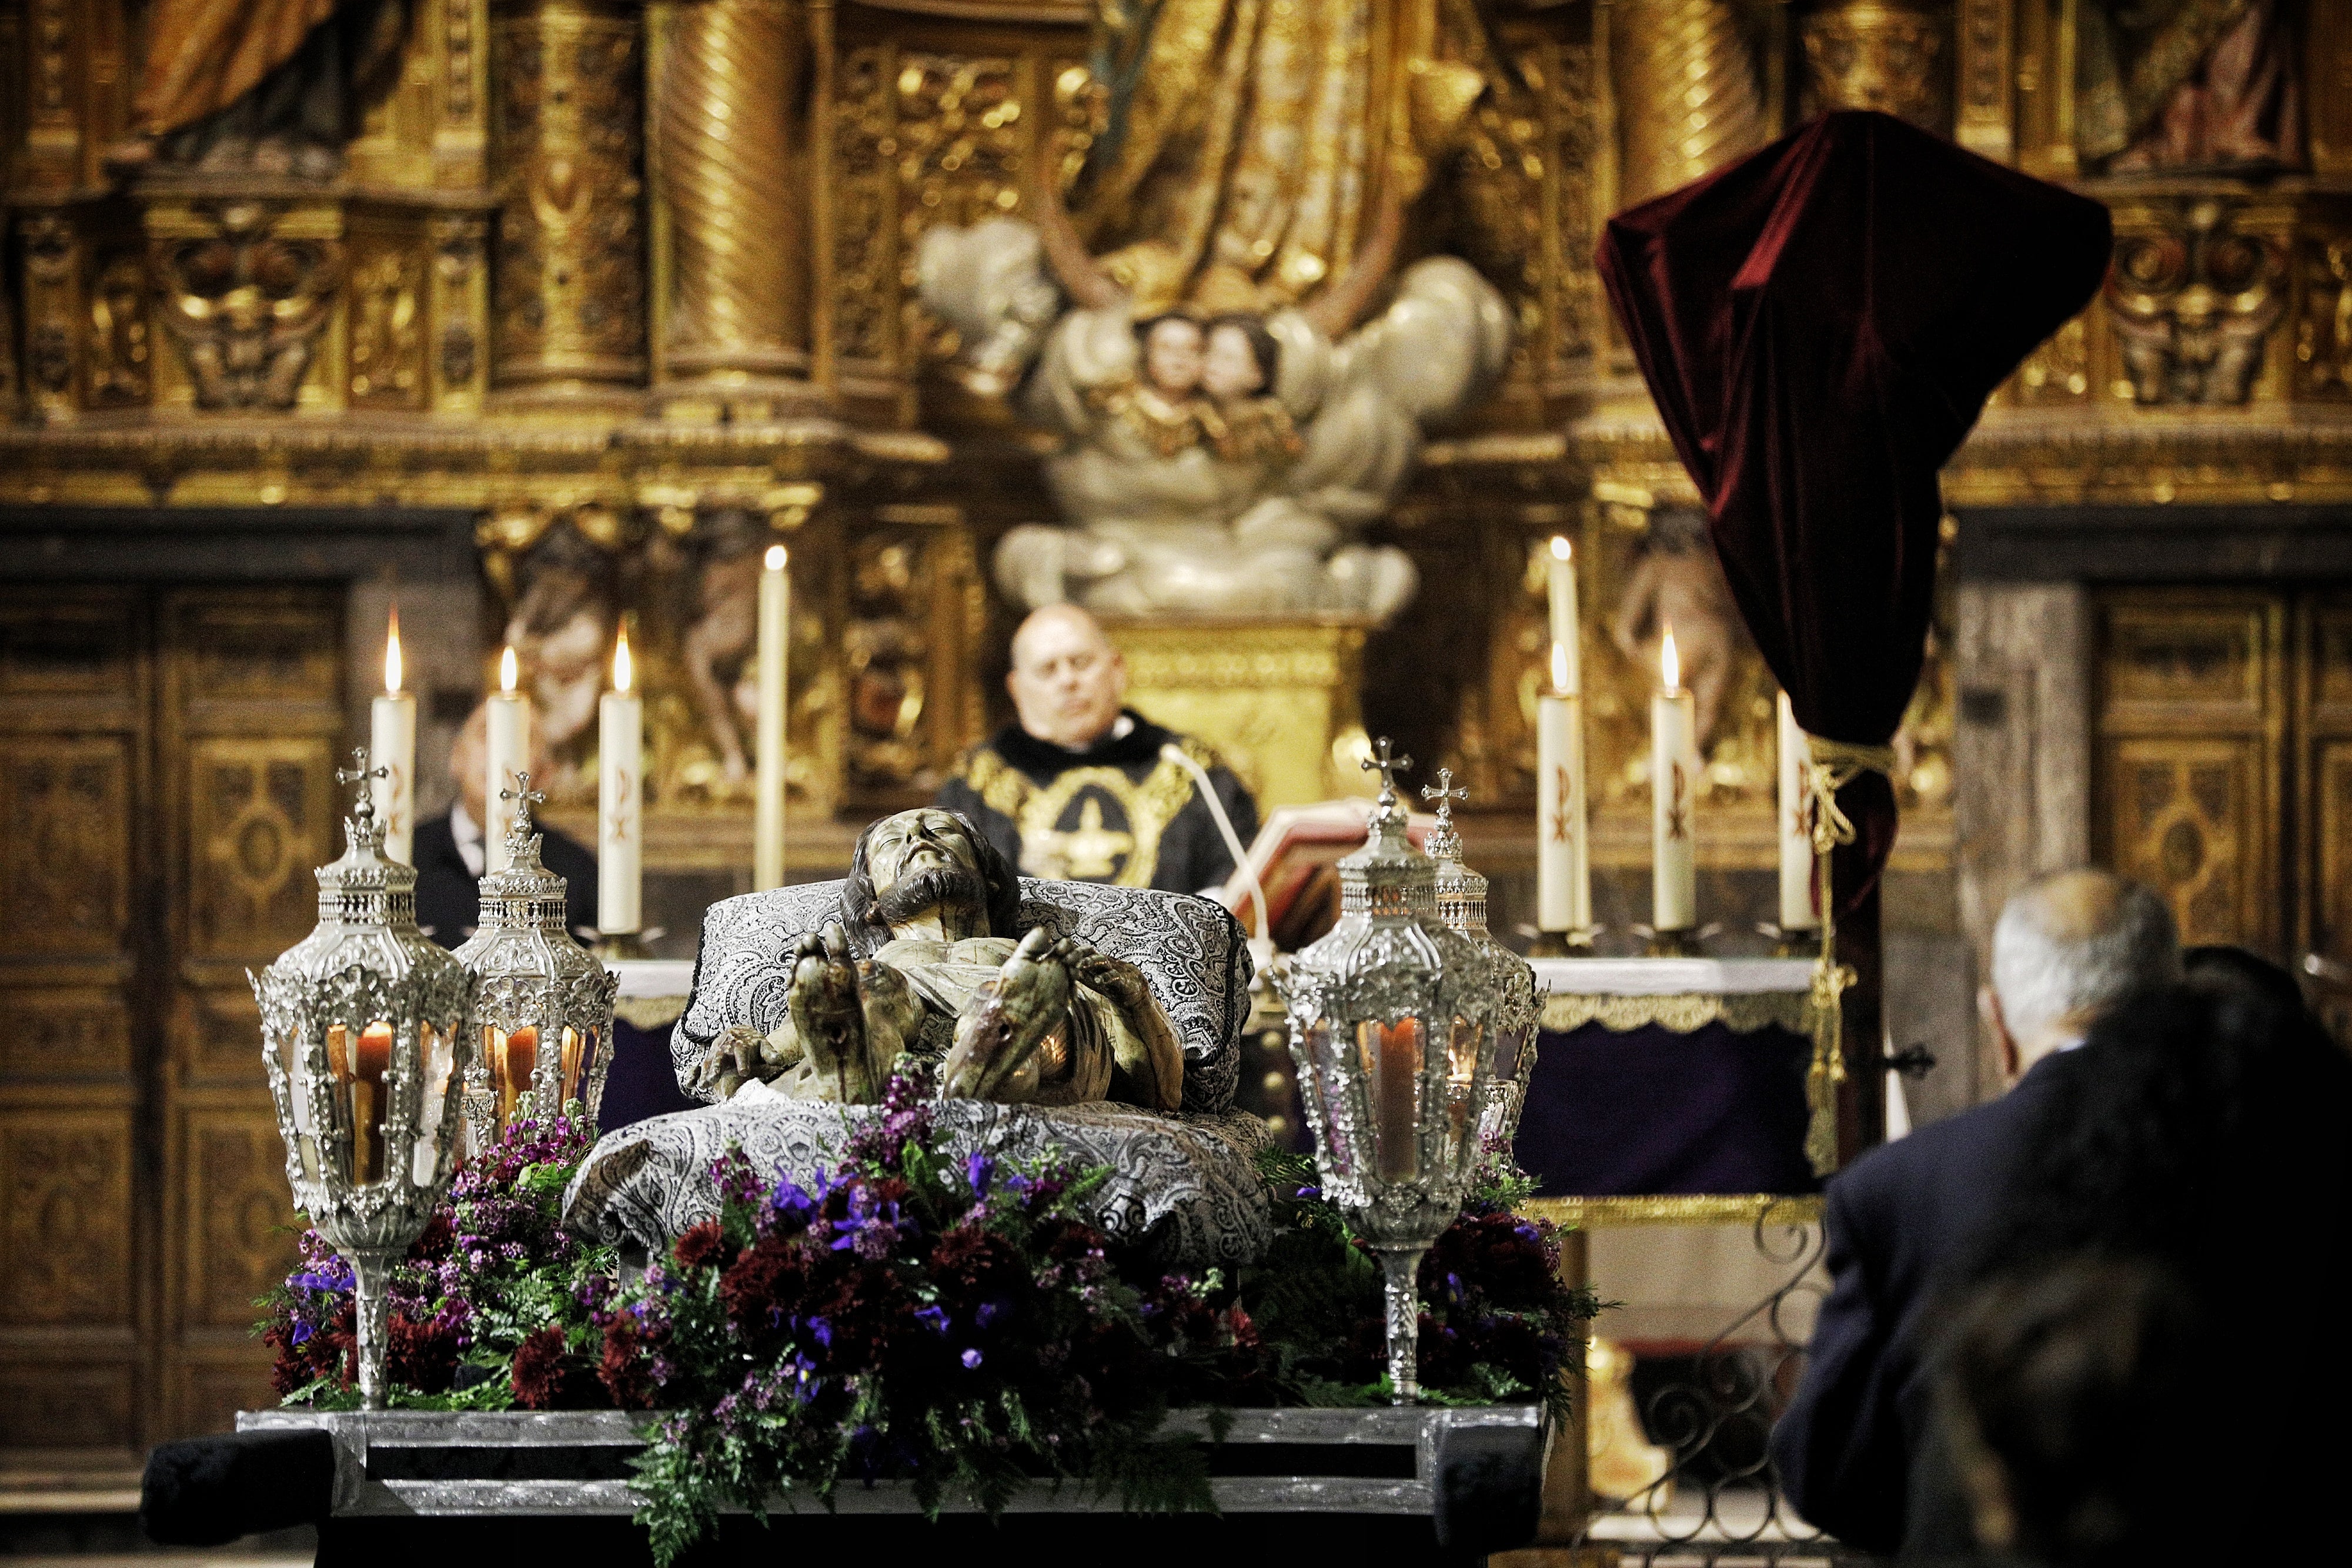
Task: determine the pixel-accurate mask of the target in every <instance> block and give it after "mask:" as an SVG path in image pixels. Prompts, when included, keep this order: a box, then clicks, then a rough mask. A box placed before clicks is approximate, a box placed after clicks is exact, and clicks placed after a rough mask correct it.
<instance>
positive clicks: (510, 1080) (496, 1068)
mask: <svg viewBox="0 0 2352 1568" xmlns="http://www.w3.org/2000/svg"><path fill="white" fill-rule="evenodd" d="M484 1032H485V1033H487V1034H488V1036H489V1047H490V1052H489V1055H490V1085H491V1087H492V1088H493V1089H495V1090H496V1091H497V1092H498V1096H499V1130H500V1131H503V1130H504V1129H505V1128H506V1125H507V1124H508V1123H509V1122H511V1121H513V1120H514V1113H515V1105H516V1103H518V1102H520V1101H521V1100H522V1099H524V1098H525V1097H526V1096H528V1095H529V1094H530V1080H531V1074H532V1073H533V1072H534V1071H536V1070H537V1069H538V1067H539V1030H538V1028H537V1027H536V1026H535V1025H531V1024H524V1025H523V1026H522V1027H521V1028H520V1029H516V1030H507V1031H504V1032H503V1033H502V1032H501V1031H499V1030H495V1029H493V1030H485V1031H484Z"/></svg>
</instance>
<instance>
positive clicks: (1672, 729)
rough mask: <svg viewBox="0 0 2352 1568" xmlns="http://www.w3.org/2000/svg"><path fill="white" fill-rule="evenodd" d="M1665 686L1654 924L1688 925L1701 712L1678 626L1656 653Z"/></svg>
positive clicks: (1654, 745) (1656, 775) (1692, 916)
mask: <svg viewBox="0 0 2352 1568" xmlns="http://www.w3.org/2000/svg"><path fill="white" fill-rule="evenodd" d="M1658 673H1659V674H1660V676H1661V677H1662V679H1663V684H1664V689H1663V690H1661V691H1660V692H1659V693H1658V694H1657V695H1655V696H1654V697H1652V698H1651V699H1650V801H1651V805H1650V831H1651V840H1652V843H1651V862H1650V924H1651V925H1653V926H1654V927H1655V928H1656V929H1657V930H1659V931H1687V930H1689V929H1690V928H1691V927H1692V926H1693V925H1696V924H1697V912H1698V854H1697V846H1696V841H1695V838H1694V831H1695V827H1696V824H1695V823H1694V821H1693V820H1692V819H1693V814H1694V810H1693V809H1694V803H1695V801H1696V798H1697V792H1698V776H1699V775H1698V769H1699V760H1698V716H1697V708H1696V703H1695V702H1694V700H1693V698H1692V696H1691V694H1690V693H1688V692H1686V691H1685V690H1684V689H1683V685H1682V664H1681V661H1680V660H1679V659H1678V658H1677V657H1676V655H1675V632H1674V628H1673V627H1671V626H1669V627H1667V628H1666V632H1665V637H1664V644H1663V646H1662V647H1661V648H1660V649H1659V653H1658Z"/></svg>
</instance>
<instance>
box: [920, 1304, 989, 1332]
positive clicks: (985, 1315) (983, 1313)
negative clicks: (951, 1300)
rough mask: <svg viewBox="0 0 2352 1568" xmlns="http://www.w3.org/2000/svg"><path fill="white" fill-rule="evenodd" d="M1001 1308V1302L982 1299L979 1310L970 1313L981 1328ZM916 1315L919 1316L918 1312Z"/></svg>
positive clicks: (987, 1323) (984, 1326)
mask: <svg viewBox="0 0 2352 1568" xmlns="http://www.w3.org/2000/svg"><path fill="white" fill-rule="evenodd" d="M1003 1310H1004V1307H1003V1303H1001V1302H997V1301H982V1302H981V1303H980V1311H978V1312H974V1313H973V1314H972V1320H973V1321H974V1322H977V1323H978V1324H979V1325H980V1326H981V1327H982V1328H986V1327H987V1326H988V1325H989V1324H990V1323H992V1322H995V1321H996V1314H997V1313H999V1312H1003ZM918 1315H920V1314H918ZM940 1332H941V1333H945V1332H946V1331H945V1330H941V1331H940Z"/></svg>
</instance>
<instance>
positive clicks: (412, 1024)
mask: <svg viewBox="0 0 2352 1568" xmlns="http://www.w3.org/2000/svg"><path fill="white" fill-rule="evenodd" d="M352 760H353V762H354V764H355V766H353V767H352V768H342V769H338V770H337V772H336V775H335V777H336V779H337V781H338V782H339V783H343V784H351V785H354V786H356V789H355V799H354V800H353V801H352V810H351V814H350V815H349V816H348V817H346V818H345V819H344V821H343V834H344V840H345V842H346V845H347V847H346V848H345V850H344V852H343V855H342V858H341V859H340V860H338V861H336V862H334V863H333V864H331V865H327V866H321V867H320V868H319V873H318V877H319V924H318V926H317V928H316V929H314V930H313V931H312V932H311V933H310V935H309V936H305V937H304V938H302V940H301V941H299V942H298V943H296V944H295V945H294V946H292V947H289V948H288V949H287V950H286V951H285V952H284V953H283V954H281V955H279V956H278V961H277V962H276V963H273V964H271V965H270V966H269V967H268V968H267V969H265V970H263V971H262V972H261V974H260V976H259V977H255V976H254V975H252V974H251V973H250V972H249V971H248V972H247V976H246V977H247V979H248V980H251V981H252V983H253V994H254V998H255V999H256V1000H257V1001H258V1002H259V1003H260V1004H261V1034H262V1059H263V1062H264V1065H265V1067H266V1069H267V1071H268V1075H269V1096H270V1099H271V1101H272V1102H273V1103H274V1104H275V1106H276V1108H277V1112H278V1133H279V1134H281V1135H282V1136H283V1137H284V1138H285V1140H286V1179H287V1181H288V1183H289V1185H290V1186H292V1187H293V1189H294V1202H295V1206H296V1207H299V1208H300V1209H301V1210H302V1211H303V1212H304V1213H306V1214H308V1215H309V1216H310V1223H311V1224H312V1225H314V1226H316V1227H317V1228H318V1230H319V1233H320V1235H322V1236H324V1237H325V1238H326V1239H328V1240H329V1241H330V1242H331V1243H332V1244H333V1246H334V1248H335V1249H336V1250H337V1251H338V1252H341V1254H342V1255H343V1256H344V1257H345V1258H346V1259H348V1260H350V1262H351V1265H352V1275H353V1278H354V1284H355V1287H356V1291H357V1295H358V1298H359V1301H358V1315H359V1350H360V1357H359V1361H360V1393H361V1396H362V1399H364V1400H365V1402H366V1403H367V1405H368V1406H369V1407H370V1408H372V1409H378V1408H382V1406H383V1361H384V1351H385V1332H386V1327H387V1316H386V1314H387V1312H388V1308H389V1302H388V1300H387V1298H386V1295H385V1287H386V1284H387V1282H388V1280H389V1276H390V1273H391V1270H392V1267H393V1265H394V1263H396V1262H398V1261H399V1260H400V1259H401V1257H402V1256H403V1255H404V1254H405V1253H406V1252H407V1250H408V1249H409V1246H410V1244H411V1243H413V1242H414V1241H415V1239H416V1238H417V1237H418V1236H419V1235H420V1234H421V1233H422V1232H423V1231H424V1229H425V1221H426V1220H427V1219H429V1218H432V1214H433V1210H434V1207H435V1206H436V1205H437V1204H438V1203H439V1202H440V1201H441V1197H442V1195H443V1194H444V1193H446V1191H447V1190H448V1186H449V1181H450V1178H451V1177H452V1176H455V1175H456V1174H457V1153H458V1143H459V1138H460V1134H461V1130H462V1124H461V1122H460V1120H459V1110H460V1106H459V1097H458V1095H457V1093H455V1092H453V1088H454V1086H455V1085H456V1084H457V1083H458V1082H462V1076H463V1074H464V1072H465V1071H466V1067H467V1054H468V1049H469V1047H468V1042H469V1040H470V1036H471V1023H472V1009H473V990H474V982H473V977H471V976H470V975H468V974H467V972H466V969H465V967H464V966H463V965H461V964H459V963H458V962H457V960H456V959H455V958H453V957H451V956H449V955H448V954H446V953H445V952H443V951H442V950H441V949H440V948H438V947H436V946H434V945H433V944H432V943H431V942H430V941H428V940H426V939H425V934H424V933H423V932H422V931H419V930H418V929H417V928H416V872H415V868H414V867H412V866H407V865H403V864H401V863H400V862H397V861H387V860H385V859H384V858H383V824H381V823H380V822H378V821H376V820H375V806H374V803H373V801H372V800H370V798H369V789H368V783H369V780H371V779H374V778H377V777H380V776H382V774H383V771H384V770H383V769H382V768H376V769H370V768H369V767H368V754H367V753H366V751H364V750H361V751H358V752H355V753H354V754H353V758H352Z"/></svg>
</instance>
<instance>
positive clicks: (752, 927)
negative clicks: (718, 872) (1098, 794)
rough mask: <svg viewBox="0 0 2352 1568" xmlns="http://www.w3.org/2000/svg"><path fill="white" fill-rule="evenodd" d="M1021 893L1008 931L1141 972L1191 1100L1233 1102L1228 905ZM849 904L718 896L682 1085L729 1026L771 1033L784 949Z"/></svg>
mask: <svg viewBox="0 0 2352 1568" xmlns="http://www.w3.org/2000/svg"><path fill="white" fill-rule="evenodd" d="M1021 894H1022V897H1021V929H1020V930H1019V931H1015V932H1013V933H1011V935H1013V936H1021V935H1024V933H1026V932H1028V931H1029V930H1030V929H1031V928H1033V927H1034V926H1039V925H1043V926H1045V927H1047V928H1049V929H1050V930H1052V931H1053V933H1054V935H1055V936H1076V937H1077V938H1079V939H1080V940H1082V941H1085V942H1088V943H1091V944H1093V945H1094V946H1096V947H1098V948H1100V949H1101V950H1102V951H1103V952H1105V953H1108V954H1109V955H1110V956H1112V957H1114V958H1124V959H1126V960H1127V961H1128V962H1129V963H1130V964H1133V965H1134V966H1135V967H1137V968H1139V969H1141V970H1142V971H1143V976H1144V978H1145V979H1147V980H1148V981H1150V985H1151V994H1152V995H1153V996H1155V997H1157V998H1160V1006H1161V1007H1162V1008H1164V1009H1167V1012H1168V1021H1169V1022H1170V1023H1171V1024H1173V1025H1174V1026H1175V1029H1176V1039H1177V1041H1178V1043H1179V1044H1181V1046H1182V1047H1183V1050H1184V1102H1183V1104H1184V1109H1185V1110H1187V1111H1192V1112H1199V1113H1204V1114H1213V1113H1218V1112H1222V1111H1223V1110H1224V1109H1226V1107H1228V1106H1230V1105H1231V1104H1232V1103H1234V1079H1235V1078H1236V1077H1237V1076H1238V1075H1239V1072H1240V1070H1241V1037H1242V1024H1243V1022H1244V1019H1247V1017H1248V1016H1249V982H1250V974H1251V968H1250V956H1249V945H1248V944H1247V943H1245V942H1244V941H1243V940H1242V933H1241V927H1240V925H1237V924H1236V923H1235V922H1234V917H1233V916H1232V915H1230V914H1228V913H1227V912H1226V911H1225V910H1224V908H1223V906H1221V905H1219V904H1212V903H1210V902H1209V901H1208V900H1207V899H1205V898H1194V897H1192V895H1190V894H1181V893H1163V892H1160V891H1159V890H1158V889H1155V888H1148V887H1108V886H1104V885H1101V884H1099V883H1091V882H1047V881H1043V880H1040V879H1038V878H1036V877H1026V876H1024V877H1023V878H1022V879H1021ZM840 914H841V883H838V882H810V883H799V884H798V885H796V886H793V887H780V888H776V889H774V890H773V891H772V892H768V893H752V894H744V895H742V896H741V897H739V898H730V899H724V900H721V901H720V902H719V903H718V904H712V905H711V906H710V912H709V914H708V915H705V916H704V917H703V921H702V953H701V956H700V957H699V958H698V959H697V960H696V964H695V974H694V999H693V1000H692V1001H691V1002H689V1003H688V1005H687V1009H686V1017H685V1018H684V1019H681V1020H679V1023H678V1026H677V1029H676V1030H672V1031H671V1033H670V1061H671V1062H672V1063H673V1064H674V1065H675V1066H676V1068H677V1082H678V1086H679V1087H680V1088H681V1089H684V1090H685V1091H686V1092H688V1094H692V1093H693V1092H694V1090H693V1087H692V1084H693V1081H694V1066H695V1063H696V1062H698V1061H700V1060H701V1059H702V1053H703V1052H704V1051H706V1050H707V1049H709V1044H710V1042H711V1041H712V1040H716V1039H717V1038H718V1037H719V1031H720V1030H724V1029H726V1028H727V1027H728V1026H729V1025H730V1024H748V1025H749V1026H751V1028H753V1029H756V1030H759V1031H760V1032H761V1034H765V1033H767V1032H768V1031H770V1030H773V1029H775V1028H776V1027H777V1026H778V1025H780V1024H782V1022H783V1021H784V1019H785V1016H786V1011H787V1008H786V999H785V993H786V991H787V990H788V988H790V985H791V982H792V974H791V971H790V970H789V969H787V968H786V967H785V965H784V961H783V959H784V955H785V954H786V953H788V952H790V951H791V950H792V948H793V945H794V944H795V943H797V942H799V941H800V939H801V938H802V937H803V936H807V935H808V934H809V933H810V932H812V931H815V930H817V929H818V928H820V927H821V926H823V925H824V923H825V922H826V921H828V920H837V919H839V918H840Z"/></svg>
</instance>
